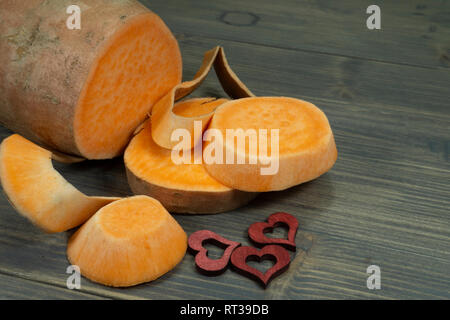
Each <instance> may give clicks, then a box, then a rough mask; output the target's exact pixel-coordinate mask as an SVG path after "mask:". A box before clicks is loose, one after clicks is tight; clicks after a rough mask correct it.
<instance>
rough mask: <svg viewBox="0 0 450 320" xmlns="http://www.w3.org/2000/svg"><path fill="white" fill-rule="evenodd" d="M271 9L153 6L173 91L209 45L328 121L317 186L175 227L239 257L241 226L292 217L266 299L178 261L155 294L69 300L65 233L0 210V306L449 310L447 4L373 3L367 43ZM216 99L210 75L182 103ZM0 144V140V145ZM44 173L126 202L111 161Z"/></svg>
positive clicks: (334, 14) (310, 6)
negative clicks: (324, 169) (287, 253)
mask: <svg viewBox="0 0 450 320" xmlns="http://www.w3.org/2000/svg"><path fill="white" fill-rule="evenodd" d="M149 4H150V2H149ZM270 4H271V5H272V6H270V7H269V1H246V2H237V1H234V0H230V1H214V2H211V1H208V2H201V3H200V2H194V3H193V2H187V1H176V2H175V1H172V0H170V1H160V0H155V1H152V3H151V7H152V8H153V9H155V11H156V12H157V13H159V14H160V15H161V16H162V18H163V19H164V20H165V21H167V23H168V25H169V27H171V29H172V30H174V31H175V33H176V34H177V37H178V39H179V41H180V46H181V50H182V54H183V59H184V60H183V61H184V78H185V79H191V78H192V77H193V76H194V73H195V71H196V70H197V69H198V67H199V65H200V63H201V59H202V57H203V53H204V51H206V50H208V49H210V48H212V47H213V46H215V45H222V46H223V47H224V48H225V51H226V54H227V57H228V59H229V62H230V65H231V66H232V68H233V70H234V71H235V72H236V73H237V75H238V76H239V77H240V78H241V79H242V80H243V82H244V83H245V84H246V85H247V86H248V87H249V89H250V90H252V91H253V92H254V93H255V94H256V95H277V96H282V95H284V96H292V97H297V98H302V99H306V100H309V101H311V102H313V103H315V104H316V105H317V106H319V107H320V108H321V109H322V110H324V112H325V113H326V114H327V116H328V118H329V120H330V124H331V127H332V128H333V131H334V133H335V138H336V143H337V147H338V151H339V157H338V161H337V163H336V165H335V167H334V168H333V169H332V170H331V171H330V172H329V173H327V174H325V175H324V176H322V177H320V178H319V179H317V180H315V181H312V182H309V183H306V184H303V185H300V186H297V187H294V188H291V189H289V190H286V191H282V192H273V193H265V194H261V195H259V196H258V197H257V198H256V199H255V200H254V201H252V202H251V203H250V204H249V205H248V206H246V207H243V208H241V209H239V210H234V211H231V212H228V213H224V214H220V215H205V216H186V215H176V216H175V218H176V219H177V221H179V222H180V224H181V225H182V226H183V228H184V229H185V230H186V232H187V233H188V234H190V233H192V232H195V231H197V230H200V229H208V230H212V231H214V232H217V233H218V234H220V235H222V236H224V237H226V238H228V239H230V240H234V241H238V242H242V245H250V243H249V240H248V238H247V234H246V233H247V227H248V226H249V225H250V224H251V223H253V222H254V221H263V220H264V219H266V218H267V216H269V215H270V214H272V213H274V212H277V211H285V212H288V213H290V214H292V215H294V216H295V217H296V218H297V219H298V220H299V223H300V226H299V232H298V235H297V237H296V244H297V247H298V249H297V252H296V253H291V255H292V256H291V260H292V263H291V266H290V268H289V269H288V270H287V271H286V273H284V274H283V275H281V276H280V277H278V278H276V279H275V280H274V281H273V282H271V283H270V285H269V286H268V288H267V289H266V290H265V291H264V290H262V289H261V288H260V286H259V285H258V284H257V283H255V282H254V281H252V280H249V279H246V278H243V277H242V276H240V275H238V274H236V273H234V272H230V271H226V272H225V273H223V274H222V275H220V276H217V277H205V276H202V275H200V274H199V273H198V272H197V271H196V270H195V263H194V258H193V256H192V255H189V254H188V255H186V257H185V259H184V260H183V262H182V263H181V264H180V265H179V266H177V268H176V269H174V270H173V271H172V272H170V273H169V274H167V275H165V276H163V277H162V278H160V279H158V280H156V281H155V282H152V283H147V284H143V285H139V286H136V287H132V288H128V289H111V288H108V287H104V286H101V285H97V284H94V283H92V282H90V281H89V280H87V279H84V278H83V279H82V282H81V286H82V289H81V290H80V291H78V292H77V293H74V292H73V291H71V290H70V291H69V290H68V289H65V282H66V278H67V274H66V273H65V270H66V267H67V266H68V262H67V259H66V256H65V248H66V241H67V238H68V237H69V235H70V234H71V232H68V233H62V234H56V235H46V234H43V233H41V232H40V231H39V230H37V229H36V228H35V227H33V226H32V225H30V224H29V223H28V222H27V221H26V220H25V219H24V218H22V217H20V216H19V215H18V214H17V213H16V212H15V211H14V210H13V208H12V207H11V206H10V205H9V203H8V202H7V200H6V198H5V197H4V196H3V195H2V196H1V197H0V212H1V214H0V277H1V279H0V280H1V281H2V284H3V285H2V286H1V287H0V298H1V297H5V298H15V297H19V296H21V295H22V293H23V296H28V297H29V298H47V297H53V296H57V297H60V298H77V297H75V296H74V295H77V294H80V295H81V296H82V297H86V298H90V297H92V296H96V297H99V298H117V299H141V298H144V299H145V298H148V299H161V298H166V299H172V298H185V299H223V298H224V299H250V298H252V299H260V298H261V299H262V298H267V299H317V298H330V299H342V298H345V299H358V298H369V299H372V298H373V299H420V298H425V299H436V298H441V299H448V298H450V294H449V288H450V275H449V272H448V271H449V270H450V248H449V243H450V213H449V208H450V200H449V199H450V188H449V181H450V166H449V152H450V136H449V132H450V130H449V129H450V112H449V101H450V90H449V83H450V72H449V71H448V68H447V67H448V63H447V62H446V60H445V58H443V60H442V61H441V60H439V59H438V51H437V49H436V47H437V46H440V47H441V48H442V50H444V51H445V50H448V39H450V37H449V36H448V30H449V28H450V21H449V19H448V12H449V9H448V6H449V4H448V2H446V1H436V2H426V4H425V2H422V1H411V2H410V1H395V2H393V1H390V2H382V1H380V6H381V7H382V10H383V11H382V15H383V16H382V17H383V18H382V19H383V21H384V24H383V33H378V34H376V33H370V32H369V31H368V30H367V29H364V28H363V27H364V24H365V13H364V12H365V8H364V10H362V9H361V8H360V7H361V6H365V4H366V3H365V2H364V1H346V2H345V4H342V6H338V4H337V2H335V1H325V0H321V1H298V2H295V3H294V2H293V1H285V2H283V3H281V4H277V3H275V2H270ZM423 6H425V8H423ZM237 8H239V9H237ZM235 9H236V11H246V12H251V13H254V14H255V15H256V16H258V17H259V20H258V21H257V22H256V23H254V24H253V25H251V26H246V25H245V24H244V23H243V22H242V19H243V18H244V17H243V16H239V15H237V16H234V17H233V16H231V18H233V19H235V20H233V21H234V22H233V23H232V24H227V23H223V22H221V20H220V17H221V15H222V14H223V12H225V11H227V12H228V11H235ZM414 13H423V15H421V14H414ZM228 18H229V19H231V18H230V16H228ZM230 23H231V22H230ZM233 24H234V25H233ZM239 24H241V25H239ZM432 26H435V27H432ZM430 28H431V30H434V31H430ZM422 34H423V35H428V34H430V35H429V36H430V37H431V38H430V39H427V38H426V37H422V36H421V35H422ZM446 41H447V42H446ZM444 51H443V52H444ZM445 52H446V51H445ZM445 52H444V53H443V54H444V55H445V54H446V53H445ZM219 88H220V86H219V84H218V82H217V79H215V77H214V76H213V75H211V76H209V77H208V79H207V80H206V81H205V83H204V84H203V86H202V87H201V88H200V89H199V90H198V92H197V91H196V92H195V93H194V96H223V95H224V93H223V92H222V91H221V90H220V89H219ZM10 133H11V132H9V131H8V130H6V129H4V128H0V139H3V138H4V137H6V136H8V135H9V134H10ZM56 167H57V169H58V170H59V171H60V172H61V173H62V174H63V175H64V176H65V177H66V178H67V179H68V180H69V181H70V182H71V183H73V184H74V185H75V186H77V187H79V188H80V189H81V191H83V192H85V193H87V194H90V195H93V194H100V195H105V196H126V195H130V194H131V191H130V189H129V187H128V185H127V181H126V177H125V169H124V166H123V161H122V159H120V158H118V159H114V160H109V161H89V162H84V163H79V164H70V165H67V164H58V165H56ZM371 264H376V265H379V266H380V268H381V275H382V280H381V283H382V284H381V288H382V289H381V290H368V289H367V287H366V280H367V277H368V274H367V273H366V268H367V267H368V266H369V265H371ZM41 286H44V287H45V290H44V291H43V292H45V294H42V295H40V294H39V288H40V287H41ZM14 288H17V289H14ZM21 292H22V293H21Z"/></svg>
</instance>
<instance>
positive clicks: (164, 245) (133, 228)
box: [67, 196, 187, 287]
mask: <svg viewBox="0 0 450 320" xmlns="http://www.w3.org/2000/svg"><path fill="white" fill-rule="evenodd" d="M186 248H187V236H186V233H185V232H184V231H183V229H182V228H181V227H180V225H179V224H178V223H177V222H176V220H175V219H174V218H173V217H172V216H171V215H170V214H169V213H168V212H167V211H166V209H164V207H163V206H162V205H161V203H160V202H159V201H157V200H155V199H153V198H150V197H147V196H135V197H130V198H125V199H122V200H119V201H115V202H113V203H111V204H109V205H107V206H105V207H103V208H102V209H100V210H99V211H98V212H97V213H96V214H95V215H94V216H93V217H92V218H91V219H89V220H88V221H87V222H86V223H85V224H84V225H83V226H82V227H81V228H80V229H79V230H78V231H77V232H76V233H75V234H74V235H73V236H72V237H71V238H70V239H69V243H68V246H67V257H68V259H69V261H70V263H72V264H74V265H77V266H79V267H80V270H81V274H82V275H84V276H85V277H87V278H88V279H90V280H92V281H95V282H98V283H101V284H104V285H108V286H114V287H126V286H132V285H136V284H139V283H143V282H148V281H152V280H155V279H156V278H158V277H160V276H162V275H163V274H165V273H166V272H168V271H170V270H172V269H173V268H174V267H175V266H176V265H177V264H178V263H179V262H180V261H181V260H182V258H183V257H184V255H185V253H186Z"/></svg>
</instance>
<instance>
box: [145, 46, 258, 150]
mask: <svg viewBox="0 0 450 320" xmlns="http://www.w3.org/2000/svg"><path fill="white" fill-rule="evenodd" d="M212 66H214V70H215V71H216V74H217V77H218V79H219V81H220V83H221V84H222V87H223V89H224V90H225V92H226V93H227V94H228V95H229V96H230V97H231V98H244V97H253V96H254V95H253V93H252V92H251V91H250V90H249V89H248V88H247V87H246V86H245V84H244V83H243V82H242V81H241V80H240V79H239V78H238V77H237V76H236V74H235V73H234V72H233V70H231V68H230V66H229V64H228V62H227V59H226V57H225V52H224V50H223V48H222V47H215V48H213V49H211V50H209V51H207V52H206V53H205V56H204V58H203V62H202V65H201V67H200V69H199V70H198V71H197V73H196V75H195V76H194V79H192V80H190V81H185V82H182V83H180V84H178V85H176V86H174V87H173V88H172V90H170V91H169V92H168V93H167V94H166V95H165V96H164V97H163V98H161V100H159V101H158V102H157V103H156V104H155V106H154V107H153V110H152V115H151V119H152V123H153V125H152V136H153V140H154V141H155V142H156V144H157V145H159V146H161V147H163V148H167V149H172V148H173V147H174V146H175V145H176V144H177V143H176V142H174V141H172V140H171V139H170V137H171V134H172V132H173V131H174V130H176V129H186V130H188V131H189V132H190V133H191V136H193V132H194V122H195V121H201V122H202V130H204V129H205V128H206V126H207V124H208V122H209V120H210V119H211V117H212V116H213V114H214V109H212V110H205V112H204V113H197V114H195V115H192V114H191V115H189V116H183V115H180V114H177V113H176V112H174V102H175V101H177V100H179V99H181V98H183V97H185V96H187V95H189V94H190V93H191V92H193V91H194V90H195V89H197V88H198V87H199V86H200V84H201V83H202V82H203V80H205V78H206V76H207V75H208V72H209V71H210V70H211V67H212ZM222 102H223V101H222ZM218 105H219V104H217V105H216V107H217V106H218ZM196 110H198V109H196ZM206 111H207V112H206ZM191 147H193V146H191Z"/></svg>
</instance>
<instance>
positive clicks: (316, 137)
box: [204, 97, 337, 192]
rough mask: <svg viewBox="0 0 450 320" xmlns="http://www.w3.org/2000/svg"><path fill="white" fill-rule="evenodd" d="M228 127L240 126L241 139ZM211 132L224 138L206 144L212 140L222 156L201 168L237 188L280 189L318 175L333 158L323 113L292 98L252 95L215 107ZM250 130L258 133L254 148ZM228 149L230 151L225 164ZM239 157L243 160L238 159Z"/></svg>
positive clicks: (304, 102)
mask: <svg viewBox="0 0 450 320" xmlns="http://www.w3.org/2000/svg"><path fill="white" fill-rule="evenodd" d="M229 129H231V130H238V129H242V132H243V136H244V138H245V139H246V140H245V143H244V144H241V145H239V143H238V142H237V140H236V139H226V135H227V130H229ZM214 130H216V131H218V132H219V133H221V136H222V137H223V139H214V138H212V139H210V140H211V141H210V142H207V143H206V144H205V148H207V147H208V145H209V144H210V143H214V144H215V147H216V148H217V149H219V150H220V149H221V151H222V154H223V159H219V160H221V161H215V162H214V163H208V162H207V161H205V162H204V166H205V168H206V170H207V171H208V173H209V174H210V175H211V176H212V177H214V178H215V179H217V180H218V181H219V182H221V183H223V184H224V185H226V186H228V187H230V188H234V189H238V190H244V191H252V192H255V191H275V190H283V189H286V188H289V187H292V186H294V185H297V184H300V183H303V182H306V181H309V180H312V179H315V178H317V177H318V176H320V175H321V174H323V173H325V172H327V171H328V170H330V168H331V167H332V166H333V164H334V163H335V161H336V158H337V150H336V145H335V142H334V137H333V132H332V131H331V128H330V125H329V123H328V119H327V117H326V116H325V114H324V113H323V112H322V111H321V110H320V109H319V108H317V107H316V106H315V105H313V104H311V103H309V102H306V101H302V100H298V99H294V98H285V97H251V98H243V99H238V100H233V101H229V102H226V103H225V104H223V105H221V106H220V107H218V109H217V110H216V112H215V114H214V116H213V118H212V120H211V123H210V126H209V130H208V132H207V133H206V136H208V134H209V133H211V132H213V131H214ZM248 130H250V131H248ZM252 130H254V132H256V134H257V135H258V140H257V144H256V145H257V147H256V148H254V149H252V148H250V147H249V146H250V138H248V137H249V136H250V133H251V131H252ZM260 130H266V136H265V137H267V141H263V140H262V139H260V136H259V134H260V132H261V131H260ZM272 130H275V131H276V130H278V131H277V132H278V133H277V134H275V133H276V132H275V131H272ZM272 132H274V135H273V136H272ZM235 133H237V131H235ZM247 133H249V135H248V137H245V134H247ZM277 135H278V139H275V138H276V136H277ZM262 136H263V137H264V135H262ZM276 140H278V141H276ZM263 147H266V150H264V148H263ZM277 149H278V150H277ZM227 153H229V154H230V155H231V156H230V157H229V159H230V161H228V163H227V159H226V155H227ZM238 158H241V159H243V160H244V163H238V160H237V159H238ZM252 161H253V163H252ZM272 169H273V170H272Z"/></svg>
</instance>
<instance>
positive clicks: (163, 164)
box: [124, 102, 256, 213]
mask: <svg viewBox="0 0 450 320" xmlns="http://www.w3.org/2000/svg"><path fill="white" fill-rule="evenodd" d="M184 103H189V102H184ZM185 106H186V105H185ZM182 108H184V106H183V105H180V110H181V109H182ZM176 109H177V108H176ZM193 109H195V107H193V108H192V109H191V108H189V106H188V107H187V108H186V110H190V111H186V110H185V112H189V113H190V112H191V111H192V110H193ZM180 110H178V111H179V112H183V111H180ZM191 151H192V150H191ZM124 157H125V165H126V168H127V176H128V182H129V184H130V187H131V189H132V190H133V192H134V193H135V194H144V195H148V196H151V197H153V198H155V199H158V200H159V201H161V203H162V204H163V206H164V207H165V208H166V209H167V210H169V211H170V212H176V213H219V212H224V211H229V210H232V209H235V208H237V207H239V206H242V205H244V204H246V203H247V202H249V201H250V200H251V199H253V198H254V197H255V196H256V193H250V192H243V191H238V190H233V189H231V188H228V187H226V186H224V185H222V184H221V183H219V182H217V181H216V180H215V179H213V178H212V177H211V176H209V175H208V173H206V171H205V169H204V167H203V166H202V165H201V164H195V163H193V161H192V163H190V164H175V163H174V162H173V161H172V158H171V150H168V149H165V148H162V147H160V146H158V145H157V144H156V143H155V142H154V141H153V140H152V136H151V125H150V121H148V122H147V123H146V124H145V126H144V128H143V129H142V130H141V131H140V132H139V133H138V134H137V135H136V136H135V137H134V138H133V139H132V140H131V142H130V144H129V145H128V147H127V149H126V150H125V155H124Z"/></svg>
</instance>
